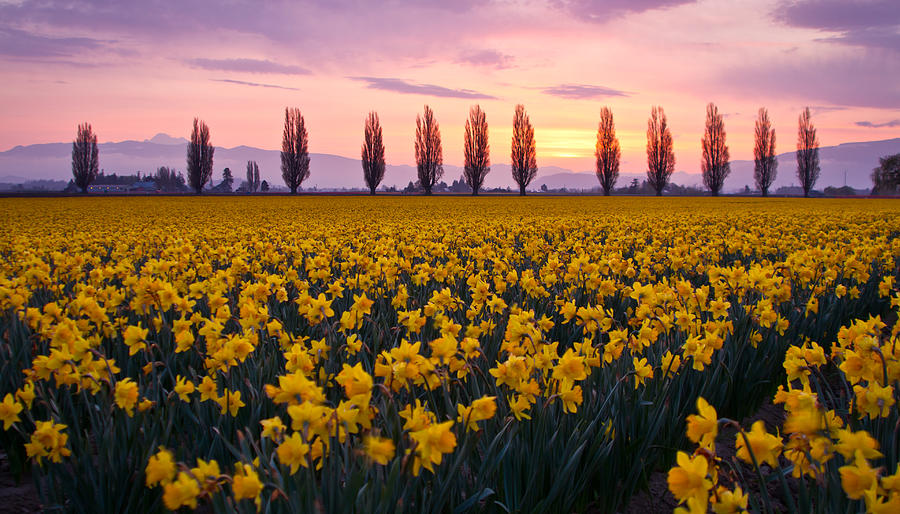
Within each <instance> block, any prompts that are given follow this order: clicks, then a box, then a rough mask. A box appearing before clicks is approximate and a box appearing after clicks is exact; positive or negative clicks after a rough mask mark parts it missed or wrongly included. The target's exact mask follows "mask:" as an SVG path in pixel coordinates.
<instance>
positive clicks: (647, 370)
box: [633, 357, 653, 389]
mask: <svg viewBox="0 0 900 514" xmlns="http://www.w3.org/2000/svg"><path fill="white" fill-rule="evenodd" d="M633 364H634V388H635V389H637V388H638V387H640V386H641V385H642V384H643V383H644V380H646V379H648V378H653V366H651V365H649V364H647V358H646V357H645V358H643V359H638V358H637V357H634V359H633Z"/></svg>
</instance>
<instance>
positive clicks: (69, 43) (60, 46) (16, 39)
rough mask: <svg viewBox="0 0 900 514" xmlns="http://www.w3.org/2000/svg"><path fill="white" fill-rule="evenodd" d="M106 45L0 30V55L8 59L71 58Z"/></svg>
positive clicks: (91, 40) (78, 38) (72, 38)
mask: <svg viewBox="0 0 900 514" xmlns="http://www.w3.org/2000/svg"><path fill="white" fill-rule="evenodd" d="M107 44H108V42H107V41H103V40H100V39H92V38H87V37H50V36H42V35H39V34H33V33H30V32H26V31H24V30H17V29H12V28H0V55H6V56H9V57H20V58H46V57H73V56H77V55H83V54H84V53H85V52H92V51H96V50H98V49H102V48H104V47H105V46H106V45H107Z"/></svg>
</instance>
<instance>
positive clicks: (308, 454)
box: [0, 197, 900, 513]
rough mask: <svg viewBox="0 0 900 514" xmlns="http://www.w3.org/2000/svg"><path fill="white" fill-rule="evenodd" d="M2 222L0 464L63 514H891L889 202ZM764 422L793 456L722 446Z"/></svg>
mask: <svg viewBox="0 0 900 514" xmlns="http://www.w3.org/2000/svg"><path fill="white" fill-rule="evenodd" d="M0 220H2V222H3V225H2V226H3V227H5V230H4V232H3V234H2V235H0V315H2V322H0V327H2V332H0V399H2V403H0V421H2V430H0V450H2V451H3V452H5V453H6V455H7V458H8V460H9V463H10V466H11V468H12V469H13V471H14V472H16V473H21V472H24V471H25V470H27V469H30V473H31V475H32V476H33V480H34V481H35V483H36V484H37V487H38V490H39V494H40V498H41V501H42V503H43V505H44V507H45V508H46V509H47V510H48V511H51V512H60V511H66V512H165V511H166V510H178V509H196V508H200V509H205V510H206V511H211V512H362V513H394V512H460V513H461V512H522V513H530V512H548V513H549V512H553V513H555V512H583V511H585V510H591V512H616V511H617V510H618V509H622V508H623V506H624V505H625V504H626V503H627V501H628V499H629V498H630V497H631V496H632V495H633V494H634V493H635V492H637V491H639V490H641V489H642V488H643V487H645V485H646V483H647V480H648V479H649V477H650V475H651V474H652V473H654V472H663V473H666V477H667V481H668V487H669V490H670V491H671V492H672V494H673V495H674V497H675V499H676V500H678V501H679V502H681V507H680V509H681V510H684V511H690V512H707V509H708V508H712V509H714V510H715V511H716V512H742V511H744V510H747V509H749V510H753V511H762V512H765V511H772V510H773V507H772V505H773V503H772V500H773V498H770V496H771V493H769V492H767V490H766V488H765V487H762V488H760V487H758V485H759V484H760V483H763V484H765V483H776V484H777V485H778V487H780V488H781V489H782V490H783V494H781V497H780V498H781V499H780V501H782V502H786V504H787V505H788V507H789V510H794V511H797V512H809V511H819V512H833V511H837V510H839V511H842V512H857V511H860V512H861V511H867V510H868V511H872V512H898V511H900V473H898V469H900V468H898V467H897V466H898V459H900V431H898V428H897V427H898V423H900V413H898V412H900V411H898V405H897V403H896V400H897V397H898V389H897V388H898V387H900V384H898V383H897V382H898V380H900V344H898V343H900V338H898V330H900V329H898V328H897V327H898V325H897V324H896V323H895V320H896V313H897V311H898V310H900V293H898V287H897V284H896V282H895V280H896V278H897V275H898V263H900V203H897V202H895V201H891V200H866V201H853V200H799V199H746V198H743V199H742V198H728V199H713V198H630V199H629V198H598V197H561V198H552V197H536V198H507V197H493V198H490V197H485V198H462V197H455V198H453V197H415V198H408V197H371V198H370V197H300V198H290V197H270V198H264V197H246V198H241V197H228V198H224V197H219V198H206V197H196V198H187V197H183V198H145V197H142V198H67V199H0ZM772 402H776V403H778V404H783V405H784V406H785V408H786V410H787V412H788V415H787V421H786V422H785V424H784V427H783V430H782V431H780V432H774V431H769V430H767V429H766V427H764V426H763V425H762V424H761V423H760V424H755V425H753V426H752V427H739V425H738V422H737V421H731V420H741V419H742V418H744V417H746V416H748V415H750V414H752V413H753V412H755V411H756V410H757V409H759V407H760V406H761V405H763V404H766V403H772ZM725 426H733V427H735V428H739V430H738V433H737V437H736V441H734V443H735V445H736V447H737V455H736V457H735V458H733V459H726V458H723V457H720V456H719V455H717V450H716V444H715V441H716V436H717V434H718V433H719V432H718V431H719V429H720V428H722V427H725ZM753 484H757V486H754V485H753ZM754 487H756V488H755V489H754Z"/></svg>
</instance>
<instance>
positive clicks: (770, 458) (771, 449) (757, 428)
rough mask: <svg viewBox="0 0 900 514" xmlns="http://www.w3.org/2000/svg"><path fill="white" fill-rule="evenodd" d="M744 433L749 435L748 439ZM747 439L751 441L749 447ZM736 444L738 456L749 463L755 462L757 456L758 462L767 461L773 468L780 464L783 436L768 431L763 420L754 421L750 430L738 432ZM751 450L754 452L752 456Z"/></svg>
mask: <svg viewBox="0 0 900 514" xmlns="http://www.w3.org/2000/svg"><path fill="white" fill-rule="evenodd" d="M744 435H746V437H747V439H746V440H745V439H744ZM747 441H749V442H750V445H749V448H748V446H747ZM734 446H735V448H736V449H737V457H738V458H739V459H741V460H742V461H744V462H746V463H748V464H753V458H756V463H757V464H763V463H766V464H768V465H769V466H772V467H773V468H774V467H776V466H778V456H779V455H780V453H781V446H782V445H781V438H779V437H776V436H774V435H772V434H770V433H768V432H767V431H766V428H765V423H763V422H762V421H756V422H754V423H753V425H752V426H751V427H750V432H746V433H745V434H741V433H738V434H736V435H735V441H734ZM750 452H753V456H752V457H751V455H750Z"/></svg>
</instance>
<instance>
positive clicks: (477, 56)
mask: <svg viewBox="0 0 900 514" xmlns="http://www.w3.org/2000/svg"><path fill="white" fill-rule="evenodd" d="M456 62H457V63H458V64H470V65H472V66H484V67H486V68H496V69H498V70H502V69H506V68H512V66H513V64H512V63H513V57H512V56H511V55H506V54H504V53H500V52H498V51H497V50H490V49H485V50H470V51H467V52H463V53H461V54H460V55H459V57H457V59H456Z"/></svg>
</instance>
